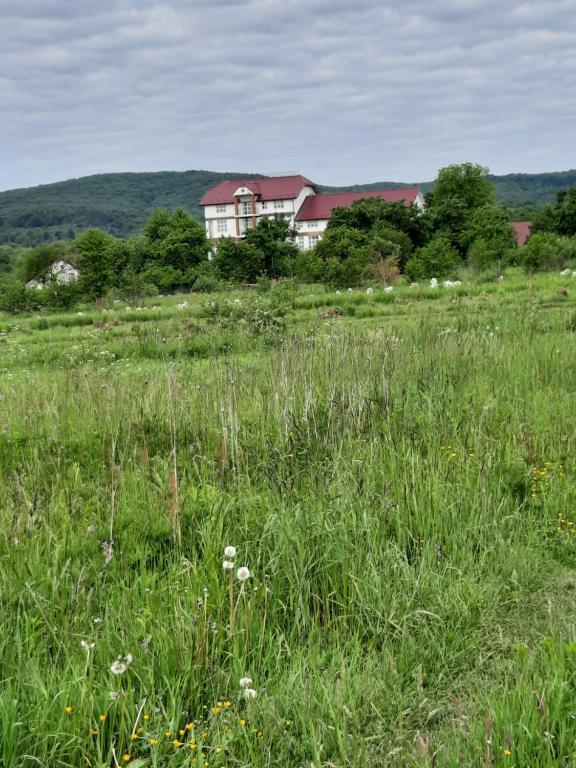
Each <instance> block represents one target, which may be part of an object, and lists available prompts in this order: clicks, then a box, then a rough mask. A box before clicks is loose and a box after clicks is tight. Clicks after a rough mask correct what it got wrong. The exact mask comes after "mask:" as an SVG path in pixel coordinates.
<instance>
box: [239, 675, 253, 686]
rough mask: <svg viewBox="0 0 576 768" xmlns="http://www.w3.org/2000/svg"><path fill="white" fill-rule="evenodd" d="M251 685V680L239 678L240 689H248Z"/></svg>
mask: <svg viewBox="0 0 576 768" xmlns="http://www.w3.org/2000/svg"><path fill="white" fill-rule="evenodd" d="M251 685H252V678H251V677H241V678H240V688H250V686H251Z"/></svg>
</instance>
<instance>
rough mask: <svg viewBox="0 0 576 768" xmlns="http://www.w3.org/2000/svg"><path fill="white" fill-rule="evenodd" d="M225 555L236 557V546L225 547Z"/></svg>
mask: <svg viewBox="0 0 576 768" xmlns="http://www.w3.org/2000/svg"><path fill="white" fill-rule="evenodd" d="M224 556H225V557H230V558H234V557H236V547H226V548H225V549H224Z"/></svg>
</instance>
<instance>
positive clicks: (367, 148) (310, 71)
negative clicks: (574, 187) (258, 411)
mask: <svg viewBox="0 0 576 768" xmlns="http://www.w3.org/2000/svg"><path fill="white" fill-rule="evenodd" d="M575 155H576V0H534V2H516V1H515V0H404V1H403V2H399V1H398V0H394V2H388V0H96V1H95V0H0V189H11V188H17V187H26V186H32V185H36V184H43V183H49V182H52V181H58V180H63V179H68V178H73V177H79V176H85V175H89V174H93V173H108V172H123V171H160V170H191V169H205V170H213V171H224V172H226V171H230V172H258V173H283V172H299V173H302V174H304V175H305V176H307V177H308V178H310V179H312V180H313V181H315V182H317V183H320V184H333V185H344V184H355V183H368V182H376V181H384V180H387V181H404V182H413V181H425V180H429V179H433V178H434V177H435V175H436V173H437V170H438V169H439V168H441V167H443V166H445V165H449V164H451V163H458V162H464V161H472V162H477V163H481V164H482V165H486V166H489V167H490V170H491V171H492V172H493V173H498V174H501V173H514V172H530V173H536V172H545V171H558V170H567V169H569V168H574V167H576V156H575Z"/></svg>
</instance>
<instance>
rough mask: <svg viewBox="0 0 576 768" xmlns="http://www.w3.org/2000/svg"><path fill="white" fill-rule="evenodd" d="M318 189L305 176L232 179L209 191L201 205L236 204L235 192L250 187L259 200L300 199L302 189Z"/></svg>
mask: <svg viewBox="0 0 576 768" xmlns="http://www.w3.org/2000/svg"><path fill="white" fill-rule="evenodd" d="M304 186H309V187H314V189H316V186H315V184H314V183H313V182H312V181H310V180H309V179H307V178H305V177H304V176H277V177H267V178H265V179H232V180H230V181H221V182H220V184H216V186H215V187H212V189H209V190H208V192H206V194H205V195H204V197H203V198H202V200H200V205H222V204H223V203H233V202H234V192H236V190H237V189H238V187H248V189H250V190H251V191H252V192H253V193H254V194H255V195H256V197H257V198H258V200H293V199H295V198H297V197H298V195H299V194H300V192H301V191H302V187H304Z"/></svg>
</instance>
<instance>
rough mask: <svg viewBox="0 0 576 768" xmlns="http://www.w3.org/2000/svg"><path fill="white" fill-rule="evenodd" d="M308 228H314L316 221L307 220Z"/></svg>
mask: <svg viewBox="0 0 576 768" xmlns="http://www.w3.org/2000/svg"><path fill="white" fill-rule="evenodd" d="M308 229H316V222H315V221H309V222H308Z"/></svg>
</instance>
